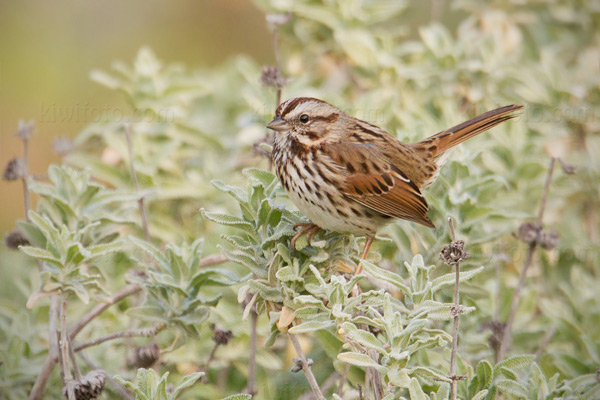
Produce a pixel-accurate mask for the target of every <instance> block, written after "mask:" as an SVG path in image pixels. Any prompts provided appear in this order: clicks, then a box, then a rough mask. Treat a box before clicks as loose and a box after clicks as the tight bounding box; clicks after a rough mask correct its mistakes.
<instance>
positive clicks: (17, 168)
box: [2, 157, 27, 181]
mask: <svg viewBox="0 0 600 400" xmlns="http://www.w3.org/2000/svg"><path fill="white" fill-rule="evenodd" d="M26 171H27V169H26V168H25V163H24V162H23V160H22V159H20V158H18V157H16V158H13V159H12V160H10V161H9V162H8V164H6V168H4V173H3V174H2V179H4V180H5V181H16V180H17V179H21V178H24V177H25V175H26V174H27V172H26Z"/></svg>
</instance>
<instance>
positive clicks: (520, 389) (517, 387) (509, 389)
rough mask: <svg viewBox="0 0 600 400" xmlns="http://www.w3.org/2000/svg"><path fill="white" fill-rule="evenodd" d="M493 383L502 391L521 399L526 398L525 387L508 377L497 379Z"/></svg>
mask: <svg viewBox="0 0 600 400" xmlns="http://www.w3.org/2000/svg"><path fill="white" fill-rule="evenodd" d="M494 385H495V386H496V387H497V388H498V389H500V391H501V392H502V393H505V394H510V395H511V396H515V397H518V398H521V399H526V398H527V388H525V386H523V385H521V384H520V383H518V382H515V381H513V380H510V379H497V380H496V381H494Z"/></svg>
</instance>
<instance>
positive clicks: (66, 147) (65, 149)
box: [52, 137, 73, 157]
mask: <svg viewBox="0 0 600 400" xmlns="http://www.w3.org/2000/svg"><path fill="white" fill-rule="evenodd" d="M52 149H53V150H54V152H55V153H56V155H57V156H60V157H64V156H66V155H67V154H69V153H70V152H71V150H73V141H72V140H71V139H69V138H66V137H59V138H56V139H54V141H53V142H52Z"/></svg>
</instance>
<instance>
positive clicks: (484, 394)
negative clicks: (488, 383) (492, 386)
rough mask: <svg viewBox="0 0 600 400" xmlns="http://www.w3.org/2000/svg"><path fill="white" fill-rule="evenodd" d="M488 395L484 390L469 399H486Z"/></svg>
mask: <svg viewBox="0 0 600 400" xmlns="http://www.w3.org/2000/svg"><path fill="white" fill-rule="evenodd" d="M487 394H488V390H487V389H484V390H481V391H479V392H477V393H476V394H475V396H473V397H471V400H483V399H485V398H486V396H487Z"/></svg>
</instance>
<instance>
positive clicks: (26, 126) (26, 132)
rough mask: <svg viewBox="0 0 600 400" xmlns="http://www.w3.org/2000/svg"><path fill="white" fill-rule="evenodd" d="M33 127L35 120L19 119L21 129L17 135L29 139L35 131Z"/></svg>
mask: <svg viewBox="0 0 600 400" xmlns="http://www.w3.org/2000/svg"><path fill="white" fill-rule="evenodd" d="M33 127H34V123H33V121H29V122H25V121H22V120H19V129H18V130H17V133H16V135H17V136H18V137H20V138H21V139H22V140H29V138H30V137H31V133H32V132H33Z"/></svg>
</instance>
